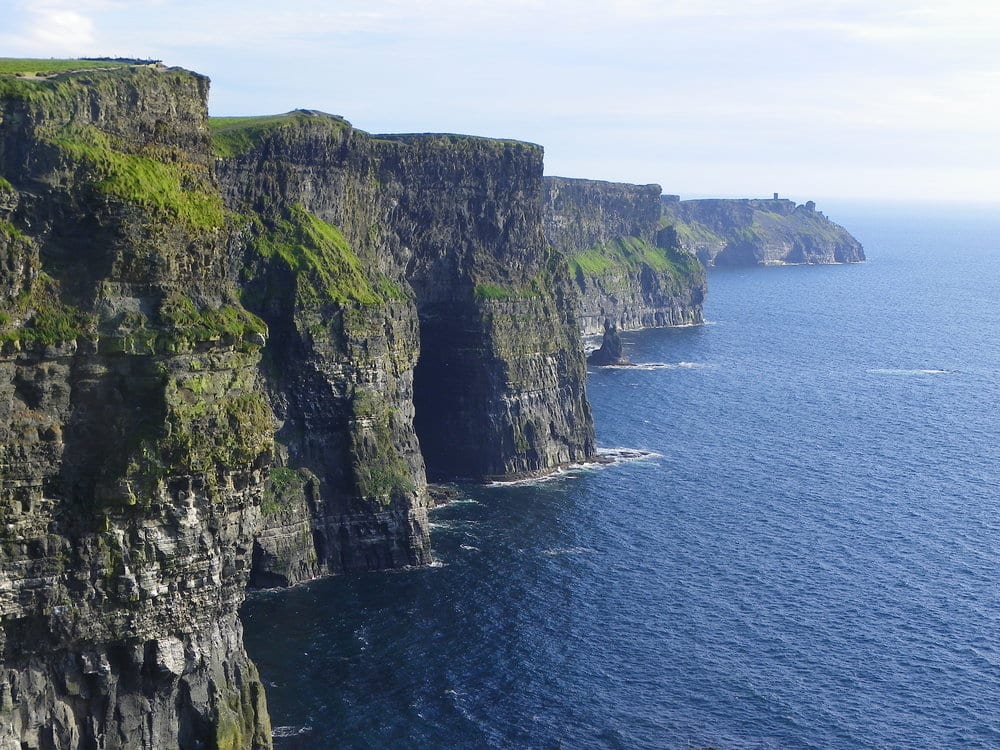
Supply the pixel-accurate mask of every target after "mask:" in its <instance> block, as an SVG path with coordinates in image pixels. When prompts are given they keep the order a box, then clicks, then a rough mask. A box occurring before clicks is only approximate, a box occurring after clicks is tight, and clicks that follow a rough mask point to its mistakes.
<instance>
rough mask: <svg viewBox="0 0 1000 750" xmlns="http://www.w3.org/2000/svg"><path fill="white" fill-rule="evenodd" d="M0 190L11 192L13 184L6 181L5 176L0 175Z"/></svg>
mask: <svg viewBox="0 0 1000 750" xmlns="http://www.w3.org/2000/svg"><path fill="white" fill-rule="evenodd" d="M0 190H2V191H4V192H6V193H13V192H14V186H13V185H11V184H10V182H8V181H7V179H6V178H5V177H3V176H2V175H0Z"/></svg>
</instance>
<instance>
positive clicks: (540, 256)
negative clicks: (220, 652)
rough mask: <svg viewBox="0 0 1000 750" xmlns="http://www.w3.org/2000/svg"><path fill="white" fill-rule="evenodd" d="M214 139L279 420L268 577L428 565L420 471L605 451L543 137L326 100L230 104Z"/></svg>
mask: <svg viewBox="0 0 1000 750" xmlns="http://www.w3.org/2000/svg"><path fill="white" fill-rule="evenodd" d="M216 145H217V149H218V151H219V153H220V154H221V155H222V157H223V158H222V159H221V161H220V163H219V167H218V169H219V175H220V178H221V182H222V185H223V189H224V192H225V195H226V201H227V204H228V205H230V206H231V207H232V208H233V209H234V210H236V211H239V212H242V213H245V214H252V215H254V216H256V217H258V218H257V219H256V220H255V221H254V222H250V223H249V224H248V230H247V231H248V236H249V242H248V243H247V247H248V254H247V255H246V256H245V257H244V258H243V260H242V264H243V268H244V288H245V290H246V291H245V294H244V300H245V302H246V304H247V305H248V306H250V307H251V309H253V310H254V311H255V312H257V313H258V314H260V315H261V317H263V318H264V319H265V320H267V321H268V323H269V326H270V328H271V332H272V334H271V339H270V341H269V343H268V347H267V353H266V355H265V361H266V362H268V363H272V365H273V366H270V367H268V368H266V370H267V371H268V372H269V377H268V382H269V384H270V388H271V392H272V402H273V403H274V404H275V408H276V411H277V413H278V415H279V418H280V420H281V425H282V426H281V429H279V431H278V434H277V438H278V442H279V446H280V447H279V454H280V455H281V457H282V458H281V460H282V463H284V466H283V467H282V468H281V469H279V470H277V471H276V472H275V473H274V476H275V477H277V478H279V479H281V480H282V483H281V486H280V487H278V486H277V483H276V482H274V481H272V485H271V488H270V490H271V495H270V496H273V498H274V499H275V500H276V502H275V503H273V504H270V503H265V512H269V517H268V523H267V528H266V529H265V531H264V533H263V534H262V535H261V537H260V538H259V539H258V542H257V553H256V555H255V573H254V579H253V582H254V583H255V584H258V585H273V584H281V583H286V582H294V581H295V580H301V579H303V578H308V577H311V576H313V575H315V574H317V573H318V572H321V571H331V572H339V571H341V570H354V569H373V568H379V567H389V566H393V565H399V564H420V563H423V562H426V561H427V560H428V559H429V557H428V555H429V552H428V547H427V532H426V503H427V500H426V497H427V495H426V473H429V474H430V475H431V476H432V477H433V478H434V479H456V478H463V479H475V480H484V479H492V478H511V477H520V476H526V475H530V474H535V473H545V472H547V471H551V470H553V469H555V468H558V467H560V466H563V465H566V464H568V463H571V462H574V461H580V460H584V459H585V458H587V457H589V456H590V455H591V454H592V453H593V446H594V442H593V441H594V438H593V427H592V423H591V417H590V411H589V405H588V404H587V401H586V396H585V391H584V380H585V365H584V362H583V360H582V357H581V356H580V354H579V351H580V347H579V339H578V334H577V332H576V328H575V325H574V323H573V303H572V297H571V282H570V279H569V276H568V273H567V270H566V265H565V262H564V261H562V260H561V258H560V257H559V256H557V255H554V254H552V253H549V252H548V250H547V249H546V247H545V243H544V240H543V237H542V229H541V213H540V201H539V194H540V190H541V149H539V148H538V147H535V146H530V145H527V144H522V143H516V142H509V141H492V140H487V139H480V138H468V137H460V136H431V135H427V136H381V137H373V136H371V135H369V134H367V133H364V132H362V131H358V130H356V129H354V128H352V127H351V126H350V125H349V124H348V123H347V122H345V121H344V120H342V119H341V118H338V117H334V116H330V115H324V114H322V113H316V112H296V113H290V114H288V115H284V116H277V117H270V118H250V119H245V120H239V121H232V120H220V121H219V122H218V123H216ZM309 238H312V239H311V240H309ZM304 239H306V240H309V241H306V242H305V243H304V244H306V245H309V244H310V242H311V243H312V248H313V249H312V252H311V253H309V254H302V253H298V254H296V252H295V251H293V250H292V249H291V248H290V247H289V244H291V245H296V244H297V245H298V246H300V247H301V246H302V245H303V241H304ZM324 266H325V267H332V268H335V269H338V270H339V272H338V273H337V275H336V276H324V273H323V272H322V271H321V267H324ZM418 436H419V444H418ZM425 461H426V470H425V463H424V462H425Z"/></svg>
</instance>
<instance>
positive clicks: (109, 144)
mask: <svg viewBox="0 0 1000 750" xmlns="http://www.w3.org/2000/svg"><path fill="white" fill-rule="evenodd" d="M50 140H51V142H52V143H53V144H55V145H56V146H57V147H58V148H60V149H61V150H62V151H63V152H64V153H66V154H67V155H68V156H70V157H71V158H72V159H74V160H76V161H79V162H83V163H85V164H87V165H89V166H90V167H92V168H93V169H94V170H95V172H96V173H97V177H98V179H97V182H96V187H97V189H98V190H100V191H101V192H103V193H105V194H107V195H111V196H114V197H116V198H119V199H120V200H123V201H126V202H129V203H134V204H137V205H139V206H142V207H144V208H147V209H149V210H151V211H153V212H155V213H157V214H159V215H161V216H163V217H165V218H167V219H170V220H175V221H180V222H183V223H184V224H186V225H188V226H189V227H190V228H192V229H195V230H203V229H212V228H217V227H221V226H222V225H223V224H224V223H225V218H226V214H225V211H224V209H223V206H222V197H221V196H220V195H219V194H218V193H216V192H215V191H214V190H212V189H211V187H210V186H209V185H207V184H205V185H201V184H199V182H200V180H201V179H202V176H201V175H200V174H199V172H198V171H197V170H198V168H197V167H195V166H194V165H188V164H185V163H184V162H181V161H171V162H168V161H165V160H164V158H165V157H166V158H169V156H170V155H165V154H160V153H156V152H154V151H150V152H148V153H144V154H143V153H139V154H134V153H128V152H127V151H126V150H125V145H124V144H122V143H120V142H118V141H117V139H115V138H113V137H112V136H109V135H108V134H107V133H104V132H103V131H100V130H98V129H97V128H94V127H86V128H81V129H73V130H63V131H62V132H60V133H58V134H56V135H54V136H52V137H51V139H50ZM154 156H156V157H160V158H154Z"/></svg>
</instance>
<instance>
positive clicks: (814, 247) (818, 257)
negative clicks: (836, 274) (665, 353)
mask: <svg viewBox="0 0 1000 750" xmlns="http://www.w3.org/2000/svg"><path fill="white" fill-rule="evenodd" d="M660 224H661V227H662V229H663V232H665V233H669V234H671V236H672V237H673V236H675V237H676V242H677V243H678V244H679V245H680V246H681V247H683V248H684V249H685V250H687V251H689V252H691V253H694V254H695V255H697V256H698V258H699V259H700V260H701V261H702V262H703V263H704V264H705V265H706V266H754V265H763V266H773V265H787V264H797V263H859V262H861V261H863V260H864V259H865V254H864V250H863V249H862V247H861V243H860V242H858V241H857V240H856V239H854V237H852V236H851V235H850V234H849V233H848V232H847V230H846V229H844V228H843V227H841V226H840V225H838V224H835V223H834V222H832V221H830V220H829V219H828V218H827V217H826V216H824V215H823V214H822V213H821V212H819V211H817V210H816V204H814V203H813V202H812V201H809V202H808V203H805V204H803V205H798V206H797V205H796V204H795V203H794V202H793V201H790V200H786V199H779V198H778V197H777V196H775V198H774V199H772V200H765V199H751V198H744V199H705V200H686V201H682V200H680V198H678V196H676V195H666V196H663V218H662V219H661V222H660Z"/></svg>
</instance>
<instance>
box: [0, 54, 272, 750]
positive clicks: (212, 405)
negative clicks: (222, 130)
mask: <svg viewBox="0 0 1000 750" xmlns="http://www.w3.org/2000/svg"><path fill="white" fill-rule="evenodd" d="M207 89H208V81H207V79H205V78H202V77H201V76H197V75H194V74H191V73H188V72H185V71H179V70H168V69H163V68H159V67H155V66H144V67H123V68H121V69H117V70H111V71H106V72H100V73H96V72H95V73H77V74H65V75H60V76H57V77H51V78H30V79H18V78H13V77H0V175H2V178H3V179H2V180H0V261H2V262H0V517H2V523H0V747H3V748H21V749H24V748H45V749H49V748H78V747H86V748H89V747H102V748H125V747H128V748H140V747H141V748H167V747H176V746H182V747H217V748H237V747H239V748H249V747H253V748H263V747H269V746H270V736H269V735H270V732H269V722H268V717H267V712H266V708H265V705H264V697H263V689H262V686H261V684H260V682H259V679H258V677H257V672H256V670H255V668H254V666H253V664H252V663H251V662H250V661H249V659H248V658H247V656H246V653H245V651H244V649H243V644H242V630H241V626H240V623H239V620H238V618H237V607H238V606H239V604H240V602H241V601H242V600H243V595H244V594H243V592H244V589H245V586H246V582H247V576H248V572H249V569H250V544H251V540H252V537H253V534H254V533H255V530H256V528H257V525H258V522H259V515H260V511H259V506H260V497H261V493H262V489H263V482H264V477H265V476H266V466H267V464H268V461H269V455H270V451H271V443H272V420H271V414H270V410H269V408H268V405H267V403H266V401H265V399H264V394H263V391H262V390H261V388H260V386H259V381H258V375H257V371H258V362H259V360H260V346H259V343H260V342H261V341H262V340H263V338H264V333H265V327H264V325H263V323H262V322H261V321H260V320H259V319H257V318H256V317H254V316H253V315H251V314H249V313H248V312H247V311H246V310H245V309H244V308H243V307H242V306H241V305H240V304H239V303H238V301H237V300H236V290H235V286H234V284H233V279H232V278H231V277H230V276H229V275H228V274H227V272H226V266H225V264H224V263H221V262H219V261H220V259H221V258H223V257H224V256H225V253H226V248H227V244H228V241H229V231H228V218H227V216H226V214H225V212H224V210H223V206H222V201H221V199H220V197H219V195H218V192H217V190H216V189H215V187H214V184H213V181H212V177H211V165H212V162H213V157H212V154H211V151H210V144H209V137H208V128H207V119H206V112H205V97H206V94H207Z"/></svg>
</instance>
